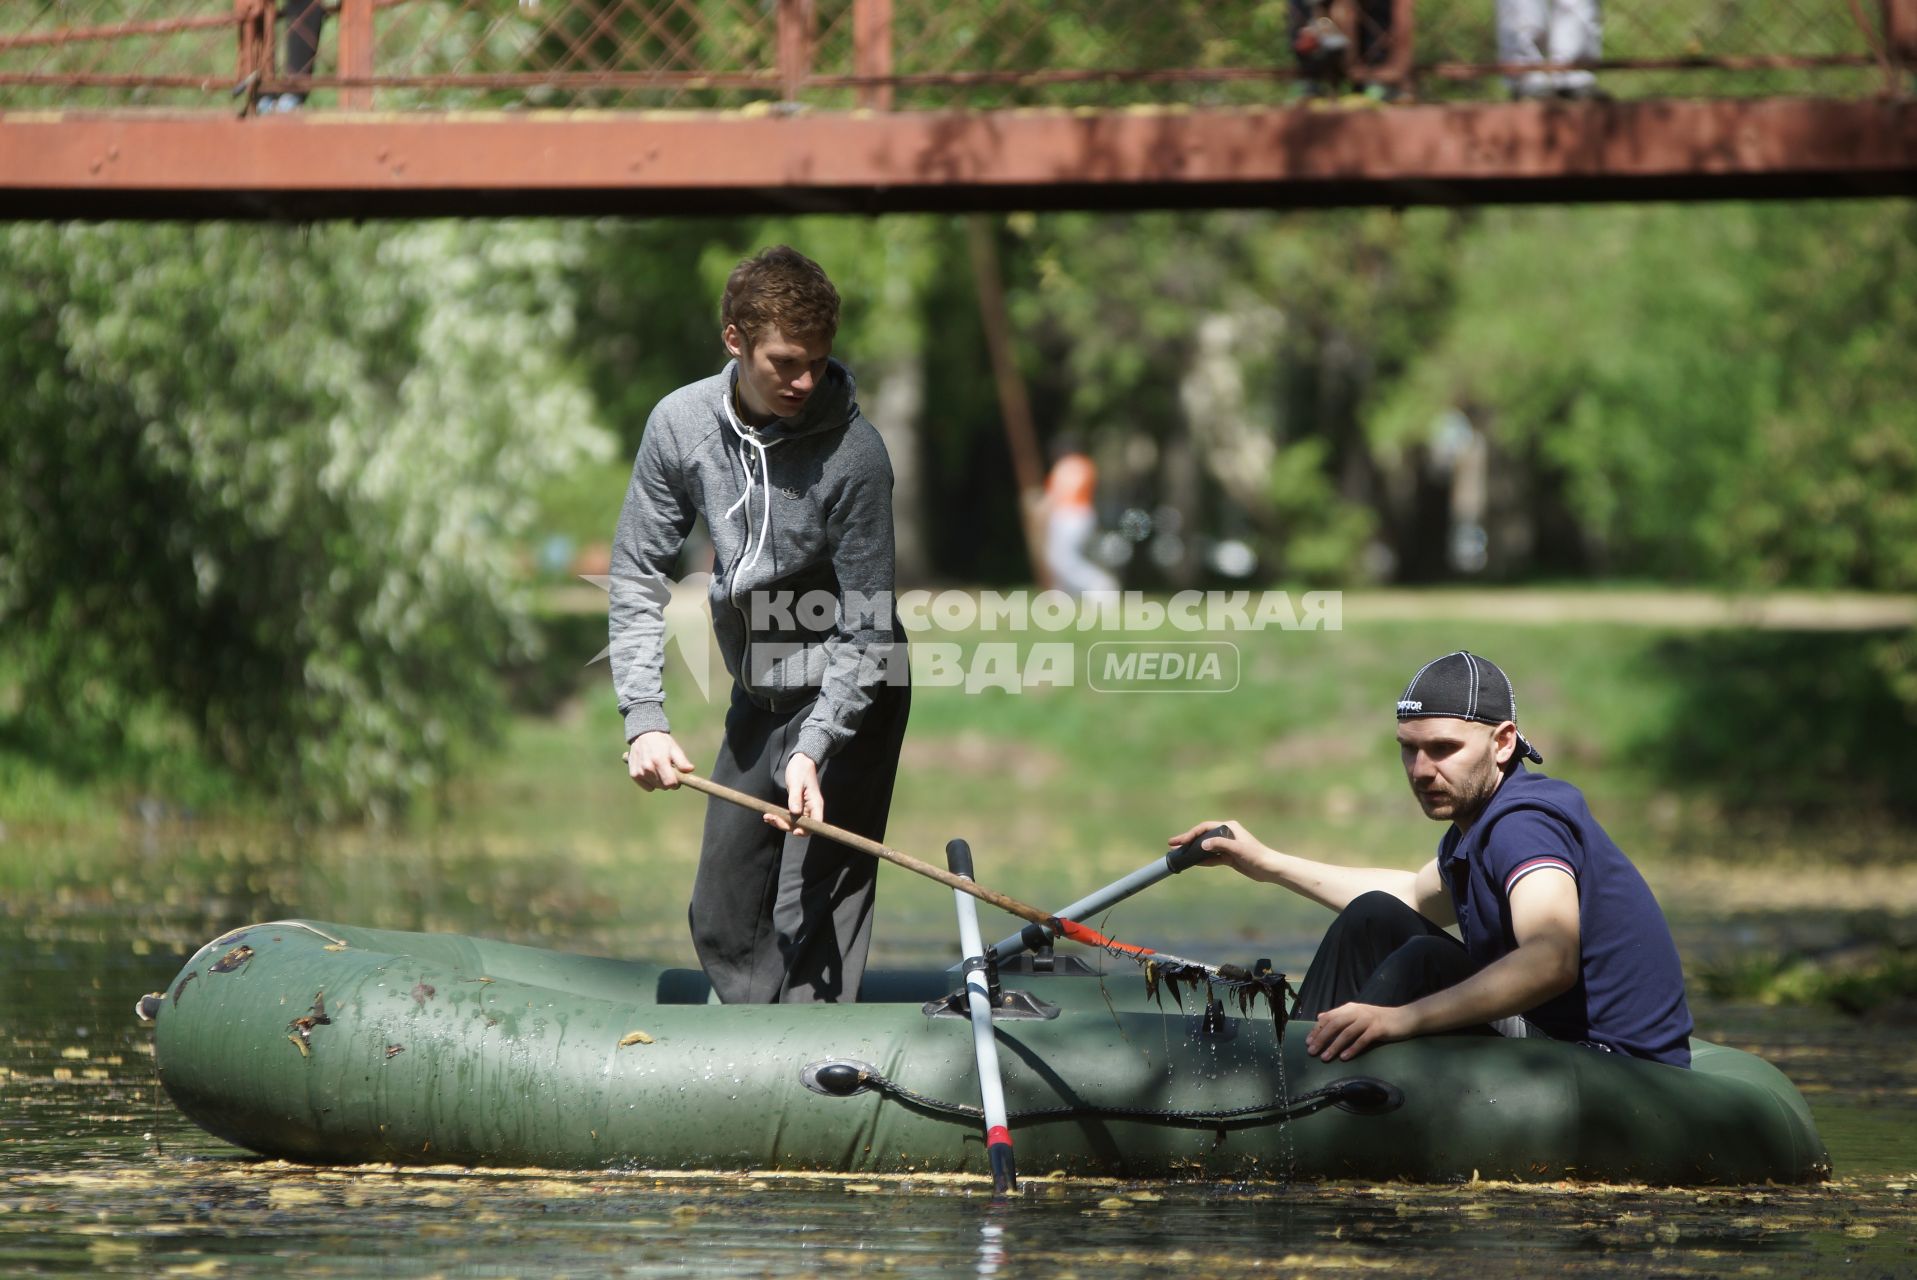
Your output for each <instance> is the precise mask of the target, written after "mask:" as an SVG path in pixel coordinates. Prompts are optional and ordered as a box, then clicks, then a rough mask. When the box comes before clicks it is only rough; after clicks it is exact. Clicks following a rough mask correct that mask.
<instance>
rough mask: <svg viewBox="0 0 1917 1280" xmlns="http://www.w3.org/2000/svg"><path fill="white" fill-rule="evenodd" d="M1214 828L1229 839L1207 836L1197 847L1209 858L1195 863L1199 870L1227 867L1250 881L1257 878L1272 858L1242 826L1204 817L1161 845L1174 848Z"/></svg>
mask: <svg viewBox="0 0 1917 1280" xmlns="http://www.w3.org/2000/svg"><path fill="white" fill-rule="evenodd" d="M1215 827H1223V828H1225V829H1226V830H1227V831H1229V832H1231V834H1230V835H1229V836H1211V837H1209V838H1208V839H1206V840H1205V841H1204V843H1203V844H1201V845H1200V846H1199V847H1200V848H1202V849H1204V850H1205V851H1206V852H1207V853H1209V854H1211V855H1212V856H1211V857H1209V858H1206V859H1205V860H1204V861H1203V862H1199V863H1195V864H1194V865H1196V866H1200V867H1230V868H1231V869H1232V870H1233V871H1236V872H1239V873H1240V874H1241V875H1247V876H1250V877H1251V878H1252V879H1254V880H1257V879H1261V878H1262V876H1261V875H1260V874H1259V873H1260V872H1261V871H1262V870H1263V869H1264V868H1265V866H1266V864H1267V862H1268V861H1269V860H1270V859H1271V857H1272V856H1273V851H1272V850H1270V849H1267V848H1266V847H1265V846H1264V845H1262V844H1260V843H1259V842H1258V840H1257V838H1256V837H1254V836H1253V835H1252V834H1251V832H1249V831H1247V830H1245V828H1244V825H1243V824H1242V823H1238V822H1231V821H1227V820H1224V819H1220V818H1207V819H1206V820H1205V821H1203V822H1201V823H1199V824H1198V825H1197V826H1195V827H1193V828H1191V829H1190V830H1189V831H1185V832H1181V833H1180V834H1178V835H1175V836H1173V837H1171V839H1169V840H1167V841H1166V842H1165V843H1167V844H1169V845H1171V846H1172V847H1173V848H1177V847H1178V846H1180V845H1183V844H1186V843H1188V842H1190V841H1192V840H1196V839H1198V838H1199V837H1200V836H1203V835H1205V833H1206V832H1208V831H1211V830H1212V829H1213V828H1215Z"/></svg>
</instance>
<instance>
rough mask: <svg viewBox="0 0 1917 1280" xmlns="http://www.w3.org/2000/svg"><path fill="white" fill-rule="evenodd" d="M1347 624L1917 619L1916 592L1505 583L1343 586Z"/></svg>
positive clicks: (1874, 625)
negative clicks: (1745, 591)
mask: <svg viewBox="0 0 1917 1280" xmlns="http://www.w3.org/2000/svg"><path fill="white" fill-rule="evenodd" d="M1344 606H1345V617H1344V620H1345V625H1346V626H1350V625H1351V624H1352V623H1354V622H1398V621H1412V620H1424V619H1442V618H1472V619H1477V620H1479V621H1485V622H1508V623H1519V624H1524V623H1531V624H1536V625H1550V624H1554V623H1564V622H1604V623H1613V624H1622V625H1627V626H1629V625H1636V626H1651V627H1675V628H1699V629H1702V628H1710V627H1741V628H1751V629H1757V630H1768V631H1869V630H1877V629H1880V628H1889V627H1908V626H1917V596H1907V595H1874V594H1866V593H1863V592H1828V593H1825V592H1812V591H1779V592H1767V593H1764V594H1750V595H1738V594H1732V593H1729V592H1714V591H1688V590H1684V591H1679V590H1657V589H1647V590H1628V591H1606V590H1601V589H1592V590H1579V589H1545V590H1530V589H1526V588H1522V587H1511V588H1504V589H1499V590H1485V589H1479V588H1449V587H1445V588H1433V589H1430V590H1422V591H1420V590H1384V591H1347V592H1345V597H1344Z"/></svg>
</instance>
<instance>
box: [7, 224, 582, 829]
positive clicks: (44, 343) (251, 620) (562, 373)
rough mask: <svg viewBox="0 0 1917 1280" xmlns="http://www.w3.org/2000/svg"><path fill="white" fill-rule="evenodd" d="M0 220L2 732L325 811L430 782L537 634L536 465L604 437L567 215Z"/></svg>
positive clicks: (478, 723)
mask: <svg viewBox="0 0 1917 1280" xmlns="http://www.w3.org/2000/svg"><path fill="white" fill-rule="evenodd" d="M0 235H4V242H5V254H6V265H5V269H4V272H3V273H0V327H4V331H5V336H6V340H5V342H4V343H0V382H3V383H4V384H5V385H6V387H7V388H8V401H9V403H8V408H7V413H6V417H5V424H4V428H0V623H3V629H0V634H3V635H4V636H5V638H6V642H7V643H6V648H7V649H8V651H9V652H8V654H7V655H6V656H7V657H8V659H9V660H10V661H11V662H12V663H13V664H15V666H16V668H17V669H16V672H15V674H16V681H15V686H16V694H15V699H16V705H15V706H13V707H12V708H10V714H8V715H7V716H6V717H5V721H4V723H5V732H6V734H7V736H8V739H9V742H8V745H9V746H11V747H13V748H14V749H16V750H22V751H28V752H31V753H32V754H33V755H35V756H36V757H37V758H38V759H40V760H42V761H47V760H51V761H56V762H60V763H61V764H62V766H63V767H64V768H66V769H67V770H68V771H70V772H75V773H81V774H84V773H88V772H91V771H95V770H98V769H99V768H100V767H101V766H102V765H103V764H106V763H109V762H112V761H114V760H119V759H132V760H134V761H136V762H137V767H140V768H145V769H149V770H157V771H159V772H161V773H165V772H167V771H169V770H173V771H176V772H177V771H178V770H179V769H180V768H182V767H183V766H181V765H180V764H179V762H178V760H177V759H176V757H177V756H178V755H179V754H180V753H187V754H191V755H199V756H201V757H203V758H204V759H205V760H207V761H210V762H212V763H213V764H215V765H216V766H218V768H220V769H222V770H225V771H228V772H230V774H231V775H232V776H234V777H236V778H238V779H240V780H242V781H243V782H244V783H246V784H248V785H250V786H252V787H253V788H254V789H257V790H261V791H265V792H267V793H271V794H279V795H282V796H285V797H286V798H288V799H289V800H291V801H293V802H294V803H295V804H296V805H298V806H301V807H306V808H310V809H314V810H317V811H318V812H320V813H321V814H325V815H345V814H373V815H378V814H380V813H383V812H389V811H391V809H392V808H393V807H395V806H397V805H399V804H402V803H403V802H405V801H406V800H407V799H408V798H410V797H412V796H415V795H418V794H419V793H421V792H423V791H426V790H428V789H430V788H431V787H433V786H434V785H435V784H436V783H438V782H439V781H440V780H442V779H444V778H445V777H446V776H447V774H448V773H449V771H450V770H451V769H452V767H453V765H454V762H455V760H456V759H457V758H458V756H459V753H460V747H461V744H462V741H463V740H464V739H466V738H468V737H469V736H470V735H474V734H478V733H481V732H483V731H484V730H485V729H486V728H487V727H488V726H489V725H490V724H491V723H492V722H493V716H492V714H491V713H492V712H493V711H494V710H495V709H496V708H497V707H498V706H499V705H500V701H501V699H500V694H499V691H498V679H497V674H498V671H499V668H500V666H501V665H502V664H503V663H506V662H508V661H510V660H512V659H513V658H514V657H515V656H516V655H520V654H523V653H524V652H525V651H527V650H528V649H529V648H530V647H531V646H532V645H533V644H534V643H535V633H534V631H533V629H532V628H531V627H530V626H529V623H528V616H529V615H528V604H529V600H528V594H527V591H526V586H525V584H526V575H525V574H524V573H523V572H520V571H517V570H516V569H515V566H514V560H515V557H516V556H517V555H518V554H519V546H520V543H521V540H522V538H523V537H524V536H525V535H526V534H527V533H528V531H529V530H530V529H531V528H532V526H533V525H534V522H535V521H534V516H535V507H534V504H533V502H532V500H531V495H532V488H531V487H530V486H532V485H533V484H536V483H537V481H538V480H539V479H540V477H542V476H545V475H550V474H556V473H563V472H567V471H570V470H572V469H574V468H576V467H577V466H579V465H580V464H581V463H582V462H585V461H588V460H590V459H593V458H597V457H602V456H605V455H606V454H607V453H608V452H609V451H610V447H611V440H610V438H609V437H608V436H607V434H606V433H605V432H604V431H603V430H601V429H600V428H599V427H598V426H597V425H595V424H596V423H597V421H598V408H597V405H596V404H595V402H594V399H593V397H592V396H591V394H590V393H589V390H588V387H587V384H586V380H585V378H584V377H583V374H582V372H581V371H580V370H579V368H578V367H577V361H576V358H575V355H574V348H573V340H574V332H573V329H574V314H575V309H576V307H575V299H574V296H573V292H572V290H571V289H570V287H569V286H568V280H569V277H568V274H567V273H568V270H569V269H570V268H571V267H572V266H573V265H574V264H575V263H576V261H577V259H578V256H579V248H578V244H579V236H578V232H577V229H576V228H553V227H544V226H533V225H523V226H522V225H507V226H502V225H499V224H490V225H489V224H477V223H476V224H469V225H463V224H451V223H430V224H422V225H417V226H409V227H404V228H354V227H350V226H345V225H331V226H327V227H323V228H316V229H312V230H306V231H301V230H290V229H279V228H264V227H250V226H217V225H215V226H203V227H191V228H189V227H170V226H169V227H149V226H125V227H104V228H102V227H79V226H72V227H59V228H56V227H49V226H19V227H14V228H10V229H8V230H6V231H5V232H4V233H0Z"/></svg>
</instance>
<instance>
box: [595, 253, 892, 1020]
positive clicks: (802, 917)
mask: <svg viewBox="0 0 1917 1280" xmlns="http://www.w3.org/2000/svg"><path fill="white" fill-rule="evenodd" d="M720 320H721V326H722V327H721V340H722V341H723V343H724V345H725V349H726V351H727V352H728V353H730V355H731V356H732V360H731V362H730V363H728V364H727V365H726V367H725V368H724V369H722V370H721V371H720V372H718V373H717V374H715V375H713V376H712V377H710V378H705V379H702V380H700V381H698V382H694V383H692V384H690V385H689V386H684V387H681V388H679V389H678V390H677V391H674V392H673V393H672V394H670V395H668V396H667V397H666V398H665V399H663V400H661V401H660V402H659V404H658V405H657V407H655V408H654V409H653V411H652V415H651V417H650V418H648V419H647V422H646V430H645V435H644V436H643V438H642V439H641V441H640V444H639V454H638V458H637V459H636V461H635V462H634V464H633V470H632V480H631V483H630V485H629V487H628V488H627V491H626V500H625V506H624V508H623V509H622V510H621V511H620V513H619V526H618V530H617V532H616V534H615V535H614V538H613V545H612V582H611V604H610V617H609V622H610V631H611V646H610V648H611V659H612V671H613V684H614V688H615V691H616V692H617V694H618V699H619V710H620V713H621V714H622V715H623V716H624V717H625V736H626V740H627V743H628V748H627V772H628V774H629V775H630V776H631V778H632V780H633V781H634V782H635V783H637V784H638V785H639V786H640V787H642V788H644V789H645V790H647V791H653V790H657V789H661V788H663V789H666V790H671V789H674V788H676V787H678V786H679V783H680V774H682V773H687V772H691V771H692V770H693V769H694V765H693V763H692V761H691V759H690V758H689V757H688V756H687V755H686V753H685V751H684V750H682V749H681V748H680V745H679V743H678V742H677V741H676V740H675V739H674V738H673V736H672V730H671V725H670V724H669V722H668V721H667V718H666V713H665V690H664V687H663V685H662V682H661V672H662V669H663V664H664V658H665V615H664V605H665V602H666V599H667V598H668V596H669V593H670V583H669V575H670V574H671V573H672V571H673V570H674V568H675V567H676V565H677V563H678V559H679V554H680V551H681V549H682V548H683V547H684V545H685V540H686V536H687V534H688V533H689V532H690V531H691V529H692V522H693V519H694V517H696V516H701V515H703V516H704V517H705V519H706V525H707V527H708V529H709V530H710V532H711V535H712V544H713V552H714V556H713V563H714V567H713V577H712V581H711V583H710V585H709V587H708V591H707V595H708V598H709V601H710V604H711V608H712V619H713V630H714V632H715V633H716V635H717V637H718V641H719V647H720V650H721V652H722V654H723V656H724V658H725V663H726V669H727V670H728V671H729V672H730V673H731V675H732V677H733V685H732V692H731V705H730V707H729V708H728V710H727V712H726V719H725V735H724V738H723V739H722V741H721V743H720V746H719V753H718V757H717V759H716V760H715V762H714V764H713V769H712V774H711V776H712V779H713V780H714V781H715V782H722V783H725V784H727V785H729V786H731V787H734V788H737V789H738V790H741V791H746V792H749V793H751V794H753V795H757V796H759V797H761V798H762V799H765V800H767V801H769V802H771V803H775V804H784V805H785V807H786V809H787V810H788V812H789V813H790V815H791V817H793V818H796V817H799V816H805V817H810V818H812V819H814V820H823V819H825V818H826V817H827V816H828V815H829V816H830V819H831V821H832V822H834V823H835V824H837V825H839V826H842V827H846V828H848V829H850V830H852V831H854V832H856V833H858V834H860V835H863V836H866V837H869V838H870V839H873V840H881V839H883V838H884V836H885V824H886V818H887V816H888V814H889V811H890V808H891V802H892V786H893V782H894V780H895V778H896V777H897V773H898V761H899V748H900V744H901V741H902V739H903V737H904V733H905V722H906V717H907V713H908V710H909V706H910V689H909V681H908V678H907V677H908V673H907V668H906V653H905V644H904V636H903V634H902V632H900V631H899V630H898V628H897V622H896V618H895V610H894V608H893V530H892V468H891V463H890V461H889V459H888V458H887V456H886V452H885V446H884V444H883V443H881V441H880V439H879V433H878V431H877V430H876V429H875V428H874V427H873V426H872V424H871V423H870V422H868V421H866V419H865V416H864V415H863V414H862V413H861V412H860V411H859V405H858V401H857V399H856V397H855V395H854V385H853V380H852V374H851V372H850V371H849V370H847V369H846V367H845V366H844V365H843V364H841V363H839V362H838V361H837V360H834V359H833V358H832V343H833V339H834V337H835V336H836V335H837V332H838V324H839V295H838V291H837V290H836V289H834V288H833V287H832V282H831V281H830V280H829V279H828V278H827V277H826V274H825V272H824V271H823V270H821V269H820V267H819V265H818V264H817V263H815V262H813V261H812V260H811V259H809V258H807V257H805V256H804V255H803V254H800V253H799V252H797V251H796V250H793V249H790V248H787V247H786V246H784V245H779V246H776V247H773V248H770V249H766V250H765V251H763V252H762V253H760V254H758V255H757V256H756V257H752V258H749V259H747V260H746V261H744V262H741V263H740V264H739V265H738V267H736V268H735V269H734V270H733V272H732V275H731V278H730V279H728V280H727V281H726V287H725V293H724V297H723V299H722V301H721V308H720ZM877 869H878V863H877V862H876V861H875V860H874V859H872V858H870V857H868V856H867V855H865V854H863V853H858V852H854V851H852V850H849V849H846V848H845V847H844V846H842V845H839V844H837V843H835V842H833V841H830V840H826V839H824V838H823V837H817V838H810V839H808V838H807V837H805V836H804V835H802V834H800V833H799V832H798V831H797V830H796V828H795V827H794V826H793V824H792V822H791V820H790V818H785V817H778V818H774V817H767V818H764V819H761V818H760V817H759V816H758V815H756V814H754V813H752V812H750V811H747V810H745V809H741V808H737V807H735V806H732V805H729V804H725V803H723V802H721V801H719V800H717V799H714V800H711V801H710V802H709V803H708V806H707V809H706V819H705V835H704V839H703V842H702V844H701V847H700V853H699V868H698V871H697V873H696V875H695V878H694V881H693V889H692V904H691V907H690V909H689V912H688V916H689V919H690V922H691V926H692V941H693V946H694V949H695V950H696V951H697V952H698V955H699V962H700V964H701V965H702V966H703V967H704V968H705V971H706V974H707V976H708V977H709V978H710V979H711V981H712V985H713V988H714V989H715V990H716V991H717V992H718V994H719V998H720V999H721V1000H723V1001H725V1002H727V1003H728V1004H732V1003H759V1004H766V1003H777V1002H804V1001H840V1000H848V1001H849V1000H856V999H857V998H858V992H859V985H860V982H861V980H862V979H863V977H864V974H865V961H866V955H867V952H868V950H869V948H870V946H871V941H872V909H873V899H874V891H875V887H876V885H875V881H876V872H877Z"/></svg>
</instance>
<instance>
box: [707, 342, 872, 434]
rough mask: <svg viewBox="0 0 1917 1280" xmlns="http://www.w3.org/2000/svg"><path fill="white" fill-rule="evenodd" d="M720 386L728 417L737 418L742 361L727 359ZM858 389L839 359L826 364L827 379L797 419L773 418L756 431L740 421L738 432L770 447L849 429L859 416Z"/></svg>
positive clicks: (815, 390)
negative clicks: (776, 443)
mask: <svg viewBox="0 0 1917 1280" xmlns="http://www.w3.org/2000/svg"><path fill="white" fill-rule="evenodd" d="M720 377H721V382H720V385H721V386H722V387H724V388H725V393H726V400H725V403H726V411H727V413H728V416H730V417H732V418H737V416H738V415H737V413H736V412H733V410H732V406H733V405H734V404H735V403H736V397H737V395H738V386H739V362H738V361H737V360H728V361H727V362H726V367H725V368H724V369H723V370H722V371H721V373H720ZM857 392H858V387H857V384H856V383H854V382H853V380H852V371H851V370H850V369H848V368H846V367H845V366H844V365H842V364H840V363H839V362H838V361H837V360H836V359H828V360H827V361H826V362H825V376H824V377H823V378H821V379H820V380H819V385H818V386H817V387H815V388H813V391H812V394H811V395H810V396H808V397H806V402H805V408H803V409H801V410H799V412H798V415H797V416H796V417H791V418H774V419H773V420H772V421H771V422H770V423H768V424H767V425H765V426H763V427H758V428H753V427H749V426H747V425H746V424H745V422H744V421H743V420H740V421H739V429H740V430H742V431H744V432H745V433H746V434H748V435H755V436H757V437H759V439H761V440H763V441H765V442H766V443H767V444H770V443H772V442H773V441H775V440H797V439H800V438H802V437H804V436H811V435H817V434H818V433H819V432H821V431H832V430H835V429H836V428H839V427H843V426H847V425H848V424H850V423H851V422H852V420H853V419H854V418H857V417H858V416H859V401H858V394H857Z"/></svg>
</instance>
